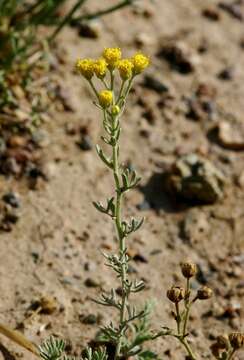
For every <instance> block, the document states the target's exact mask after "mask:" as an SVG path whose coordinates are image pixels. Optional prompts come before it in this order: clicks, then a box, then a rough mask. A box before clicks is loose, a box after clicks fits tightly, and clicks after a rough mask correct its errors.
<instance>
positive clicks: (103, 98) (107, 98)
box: [98, 90, 113, 109]
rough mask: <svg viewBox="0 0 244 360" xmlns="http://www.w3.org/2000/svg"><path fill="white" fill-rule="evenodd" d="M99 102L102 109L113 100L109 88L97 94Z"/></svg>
mask: <svg viewBox="0 0 244 360" xmlns="http://www.w3.org/2000/svg"><path fill="white" fill-rule="evenodd" d="M98 97H99V104H100V105H101V107H103V108H104V109H105V108H107V107H109V106H110V105H111V104H112V102H113V93H112V91H110V90H103V91H101V92H100V93H99V94H98Z"/></svg>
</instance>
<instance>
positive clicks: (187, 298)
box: [183, 279, 191, 336]
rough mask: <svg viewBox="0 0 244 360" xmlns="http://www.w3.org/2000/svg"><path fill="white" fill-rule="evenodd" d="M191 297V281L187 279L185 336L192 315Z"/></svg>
mask: <svg viewBox="0 0 244 360" xmlns="http://www.w3.org/2000/svg"><path fill="white" fill-rule="evenodd" d="M189 297H190V280H189V279H187V282H186V300H185V315H184V320H183V336H185V335H186V330H187V323H188V319H189V313H190V308H191V303H190V301H189Z"/></svg>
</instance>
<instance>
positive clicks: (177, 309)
mask: <svg viewBox="0 0 244 360" xmlns="http://www.w3.org/2000/svg"><path fill="white" fill-rule="evenodd" d="M175 309H176V323H177V334H178V335H180V323H181V317H180V310H179V303H175Z"/></svg>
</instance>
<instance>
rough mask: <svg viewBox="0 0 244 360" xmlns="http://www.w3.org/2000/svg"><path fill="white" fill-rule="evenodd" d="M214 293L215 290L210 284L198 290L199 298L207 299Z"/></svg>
mask: <svg viewBox="0 0 244 360" xmlns="http://www.w3.org/2000/svg"><path fill="white" fill-rule="evenodd" d="M212 295H213V290H212V289H210V288H209V287H208V286H203V287H201V288H200V289H199V290H198V292H197V299H199V300H207V299H210V298H211V297H212Z"/></svg>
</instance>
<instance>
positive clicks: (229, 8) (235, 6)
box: [219, 1, 244, 21]
mask: <svg viewBox="0 0 244 360" xmlns="http://www.w3.org/2000/svg"><path fill="white" fill-rule="evenodd" d="M241 3H242V2H241V1H234V2H232V3H231V4H230V3H227V2H223V1H221V2H219V8H220V9H222V10H224V11H225V12H227V13H228V14H229V15H230V16H232V17H233V18H235V19H237V20H239V21H243V18H244V17H243V14H242V11H241V6H240V5H241Z"/></svg>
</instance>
